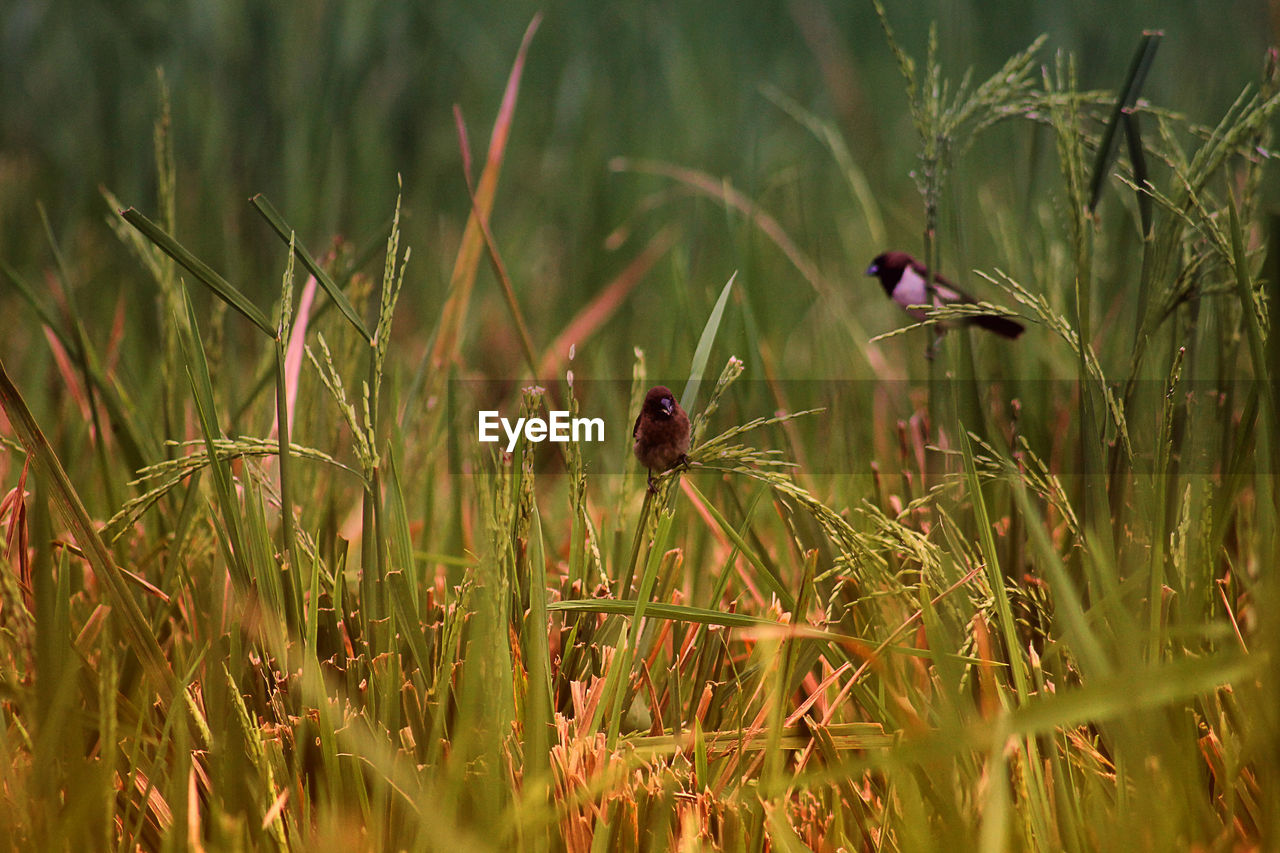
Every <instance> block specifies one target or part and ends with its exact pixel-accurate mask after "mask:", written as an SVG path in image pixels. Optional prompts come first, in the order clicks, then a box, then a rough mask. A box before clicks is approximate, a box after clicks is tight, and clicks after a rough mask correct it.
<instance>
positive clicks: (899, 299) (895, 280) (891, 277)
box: [867, 252, 1022, 338]
mask: <svg viewBox="0 0 1280 853" xmlns="http://www.w3.org/2000/svg"><path fill="white" fill-rule="evenodd" d="M925 272H926V270H925V268H924V264H922V263H920V262H919V261H917V260H916V259H915V258H913V257H911V256H910V255H908V254H907V253H906V252H885V253H883V254H880V255H876V258H875V260H873V261H872V262H871V266H869V267H867V275H873V276H875V277H876V278H878V279H880V286H881V287H883V288H884V292H885V293H886V294H888V296H889V298H890V299H892V300H893V301H894V302H896V303H898V304H899V305H900V306H902V308H903V309H904V310H905V311H906V312H907V313H908V314H910V315H911V316H912V317H914V318H915V319H917V320H923V319H925V318H926V317H927V316H928V312H927V311H926V310H923V309H920V308H908V307H907V306H909V305H933V307H935V308H941V307H942V306H944V305H964V304H972V303H973V302H976V301H977V300H975V299H974V298H973V297H972V296H970V295H969V294H967V293H965V292H964V291H963V290H961V289H960V288H958V287H956V286H955V285H954V284H952V283H951V282H950V281H948V280H947V279H945V278H943V277H942V276H940V275H937V274H935V275H934V276H933V287H932V288H929V287H926V286H925ZM931 289H932V291H933V292H932V293H930V292H929V291H930V290H931ZM961 322H964V323H965V324H966V325H974V326H980V327H982V328H984V329H986V330H987V331H989V332H995V333H996V334H997V335H1001V336H1003V337H1006V338H1016V337H1018V335H1020V334H1022V324H1021V323H1019V322H1018V321H1017V320H1011V319H1009V318H1008V317H1005V316H1003V315H1000V314H979V315H977V316H976V317H966V318H965V319H964V320H963V321H961ZM951 325H954V323H952V324H951ZM943 328H944V329H945V328H946V325H945V324H944V326H943ZM939 334H941V332H939Z"/></svg>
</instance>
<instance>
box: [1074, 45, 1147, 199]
mask: <svg viewBox="0 0 1280 853" xmlns="http://www.w3.org/2000/svg"><path fill="white" fill-rule="evenodd" d="M1163 36H1164V33H1162V32H1159V31H1155V32H1146V33H1143V34H1142V41H1140V42H1139V43H1138V49H1137V51H1135V52H1134V54H1133V62H1132V63H1130V65H1129V74H1128V76H1127V77H1126V78H1125V81H1124V86H1123V87H1122V88H1121V89H1120V93H1121V94H1120V97H1119V98H1117V99H1116V105H1115V108H1114V109H1113V110H1112V111H1111V119H1110V120H1109V121H1108V122H1107V127H1106V130H1104V131H1103V133H1102V142H1101V143H1100V144H1099V145H1098V156H1097V158H1096V159H1095V160H1094V161H1093V177H1092V178H1090V180H1089V212H1090V213H1092V212H1093V211H1094V210H1096V209H1097V207H1098V201H1099V199H1101V198H1102V187H1103V185H1104V184H1105V183H1106V180H1107V173H1108V172H1109V171H1110V170H1111V164H1112V163H1113V162H1115V158H1116V145H1117V143H1118V140H1117V139H1116V134H1118V133H1120V131H1121V130H1122V128H1121V124H1122V119H1123V117H1124V113H1125V110H1127V109H1130V108H1131V107H1133V105H1134V104H1136V103H1137V102H1138V95H1139V94H1140V93H1141V92H1142V85H1143V83H1145V82H1146V79H1147V72H1148V71H1150V70H1151V63H1152V62H1154V61H1155V58H1156V48H1157V47H1159V46H1160V39H1161V38H1162V37H1163Z"/></svg>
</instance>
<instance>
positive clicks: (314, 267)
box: [249, 193, 373, 341]
mask: <svg viewBox="0 0 1280 853" xmlns="http://www.w3.org/2000/svg"><path fill="white" fill-rule="evenodd" d="M249 204H251V205H253V209H254V210H256V211H258V213H260V214H262V218H263V219H265V220H267V224H268V225H270V226H271V228H272V230H273V231H275V232H276V234H278V235H279V236H280V239H281V240H283V241H285V242H286V243H290V242H292V245H293V251H294V254H295V255H296V256H297V258H298V260H300V261H302V265H303V266H304V267H306V269H307V272H309V273H311V274H312V275H313V276H315V278H316V281H318V282H319V283H320V286H321V287H322V288H324V292H325V293H327V294H329V298H330V299H332V300H333V304H334V305H337V306H338V310H339V311H341V312H342V316H344V317H346V318H347V320H348V321H349V322H350V323H351V325H352V326H353V327H355V330H356V331H357V332H359V333H360V336H361V337H363V338H364V339H365V340H366V341H372V340H373V334H372V333H371V332H370V331H369V329H368V327H367V326H366V325H365V323H364V320H362V319H361V318H360V314H359V313H357V312H356V309H355V307H354V306H353V305H352V304H351V300H349V299H347V295H346V294H345V293H343V292H342V288H340V287H338V284H337V282H335V281H334V280H333V277H332V276H330V275H329V274H328V273H327V272H325V271H324V270H323V269H322V268H321V267H320V265H319V264H317V263H316V259H315V258H313V257H312V256H311V253H310V252H308V251H307V247H306V246H303V245H302V244H301V243H299V242H298V241H297V240H293V239H292V235H293V229H292V228H290V227H289V223H287V222H285V221H284V217H282V216H281V215H280V212H279V211H278V210H276V209H275V207H274V206H273V205H272V204H271V202H270V201H269V200H268V199H267V197H266V196H264V195H262V194H261V193H259V194H258V195H255V196H254V197H253V198H251V199H249Z"/></svg>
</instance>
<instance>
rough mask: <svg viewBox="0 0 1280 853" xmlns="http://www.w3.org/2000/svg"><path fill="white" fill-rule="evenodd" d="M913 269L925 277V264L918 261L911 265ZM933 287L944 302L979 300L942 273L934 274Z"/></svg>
mask: <svg viewBox="0 0 1280 853" xmlns="http://www.w3.org/2000/svg"><path fill="white" fill-rule="evenodd" d="M911 267H912V269H914V270H915V271H916V273H917V274H918V275H919V276H920V277H921V278H923V277H924V274H925V268H924V264H922V263H920V262H919V261H916V262H914V263H912V265H911ZM933 289H934V292H936V293H937V294H938V298H939V299H941V300H942V301H943V302H977V301H978V300H976V299H974V298H973V297H972V296H970V295H969V294H967V293H965V292H964V291H963V290H961V289H960V288H959V287H957V286H956V283H955V282H954V281H952V280H951V279H949V278H947V277H946V276H944V275H941V274H940V273H934V274H933Z"/></svg>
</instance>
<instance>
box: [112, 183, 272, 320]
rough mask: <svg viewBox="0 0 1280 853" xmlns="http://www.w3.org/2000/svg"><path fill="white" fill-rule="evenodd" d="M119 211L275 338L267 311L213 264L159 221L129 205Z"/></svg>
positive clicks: (245, 316)
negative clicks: (215, 268) (185, 244)
mask: <svg viewBox="0 0 1280 853" xmlns="http://www.w3.org/2000/svg"><path fill="white" fill-rule="evenodd" d="M120 215H121V216H122V217H124V221H125V222H128V223H129V224H130V225H132V226H133V227H134V228H137V229H138V230H139V231H141V232H142V233H143V234H144V235H146V238H147V239H148V240H150V241H151V242H152V243H155V244H156V246H158V247H159V248H160V251H162V252H164V253H165V254H166V255H168V256H169V257H171V258H173V259H174V260H175V261H177V262H178V263H179V264H181V265H182V267H183V268H184V269H186V270H187V271H188V272H190V273H191V274H192V275H194V276H195V277H196V279H197V280H198V281H199V282H200V283H201V284H203V285H204V286H205V287H207V288H209V289H210V290H211V291H213V294H214V295H215V296H217V297H218V298H219V299H221V300H222V301H223V302H225V303H227V304H228V305H230V306H231V307H232V308H234V309H235V310H236V311H238V312H240V314H241V316H243V317H244V318H245V319H246V320H248V321H249V322H251V323H253V325H255V326H257V327H258V328H259V329H261V330H262V331H263V333H265V334H266V335H267V337H269V338H274V337H275V336H276V328H275V326H273V325H272V324H271V321H270V320H268V319H267V315H266V314H264V313H262V311H261V309H259V308H258V306H257V305H254V304H253V302H251V301H250V300H249V297H247V296H245V295H244V294H243V293H241V292H240V291H239V290H237V289H236V288H234V287H232V286H231V284H230V282H228V281H227V280H226V279H225V278H223V277H222V276H220V275H218V274H217V273H216V272H214V271H213V268H212V267H210V266H209V265H208V264H206V263H205V262H204V261H202V260H200V259H199V258H197V257H196V256H195V255H193V254H191V252H189V251H188V250H187V249H186V247H185V246H183V245H182V244H181V243H179V242H178V241H177V240H175V239H173V237H171V236H170V235H169V234H168V233H166V232H165V231H164V229H162V228H161V227H160V226H159V225H156V224H155V223H154V222H152V221H151V220H150V219H147V217H145V216H143V215H142V214H141V213H139V212H138V211H137V210H135V209H134V208H132V207H131V208H129V209H128V210H122V211H120Z"/></svg>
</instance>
